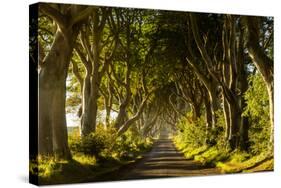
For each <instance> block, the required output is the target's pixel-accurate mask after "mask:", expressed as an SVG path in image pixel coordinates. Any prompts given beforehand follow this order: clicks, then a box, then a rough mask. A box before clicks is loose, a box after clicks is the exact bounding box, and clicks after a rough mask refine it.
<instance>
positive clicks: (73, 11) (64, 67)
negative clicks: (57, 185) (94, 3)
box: [38, 4, 93, 159]
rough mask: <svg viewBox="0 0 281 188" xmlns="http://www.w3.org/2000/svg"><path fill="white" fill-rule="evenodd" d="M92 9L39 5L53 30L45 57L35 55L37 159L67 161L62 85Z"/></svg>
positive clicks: (64, 90) (64, 95) (63, 91)
mask: <svg viewBox="0 0 281 188" xmlns="http://www.w3.org/2000/svg"><path fill="white" fill-rule="evenodd" d="M92 9H93V8H92V7H85V6H78V5H57V4H40V5H39V11H40V12H41V13H42V14H44V15H46V16H48V17H50V18H51V19H52V20H53V21H54V23H55V24H56V27H57V29H56V31H55V35H54V40H53V43H52V46H51V48H50V51H49V52H48V53H47V54H46V55H45V54H44V53H42V51H41V52H40V53H39V54H40V57H39V59H40V61H39V73H38V74H39V109H40V111H39V123H38V125H39V129H38V130H39V154H41V155H53V154H56V156H58V157H61V158H68V159H69V158H70V157H71V154H70V151H69V148H68V143H67V130H66V117H65V97H66V88H65V87H66V86H65V84H66V77H67V71H68V66H69V63H70V59H71V56H72V50H73V47H74V44H75V40H76V37H77V35H78V32H79V25H80V23H81V22H82V21H83V20H84V19H85V18H87V16H88V15H89V13H90V12H91V11H92ZM41 49H42V48H41ZM62 49H64V50H63V51H62ZM43 56H44V57H43Z"/></svg>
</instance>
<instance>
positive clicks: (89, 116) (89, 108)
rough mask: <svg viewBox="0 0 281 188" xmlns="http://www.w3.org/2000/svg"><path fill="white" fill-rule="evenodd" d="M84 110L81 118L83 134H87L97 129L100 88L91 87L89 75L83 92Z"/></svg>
mask: <svg viewBox="0 0 281 188" xmlns="http://www.w3.org/2000/svg"><path fill="white" fill-rule="evenodd" d="M83 94H84V95H83V112H82V118H81V133H82V136H87V135H89V134H90V133H91V132H94V131H95V130H96V117H97V110H98V108H97V100H98V88H96V87H91V77H90V76H87V77H86V78H85V83H84V92H83Z"/></svg>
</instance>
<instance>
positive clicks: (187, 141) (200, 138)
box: [175, 113, 206, 148]
mask: <svg viewBox="0 0 281 188" xmlns="http://www.w3.org/2000/svg"><path fill="white" fill-rule="evenodd" d="M191 119H192V113H188V114H187V116H186V117H185V118H183V119H182V120H181V121H180V122H179V123H178V124H177V126H178V129H179V130H180V132H179V133H178V135H177V136H176V137H175V140H176V142H177V143H182V145H181V146H180V147H181V148H184V147H186V146H189V147H192V148H197V147H200V146H202V145H204V143H205V138H206V124H205V119H204V117H203V116H201V117H200V118H198V119H197V121H192V120H191Z"/></svg>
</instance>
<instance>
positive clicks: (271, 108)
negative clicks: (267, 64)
mask: <svg viewBox="0 0 281 188" xmlns="http://www.w3.org/2000/svg"><path fill="white" fill-rule="evenodd" d="M267 92H268V96H269V115H270V124H271V130H270V143H273V141H274V138H273V136H274V93H273V83H272V84H271V83H268V84H267Z"/></svg>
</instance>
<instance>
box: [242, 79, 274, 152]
mask: <svg viewBox="0 0 281 188" xmlns="http://www.w3.org/2000/svg"><path fill="white" fill-rule="evenodd" d="M249 82H250V87H249V89H248V90H247V91H246V92H245V95H244V98H245V99H246V101H247V106H246V108H245V111H244V113H243V116H246V117H248V118H249V121H250V125H251V126H250V129H249V141H250V151H251V153H252V154H254V155H258V154H260V153H261V152H263V151H265V150H267V149H268V145H269V138H270V120H269V101H268V94H267V91H266V85H265V83H264V81H263V79H262V77H261V75H260V74H256V75H251V76H250V77H249Z"/></svg>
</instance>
